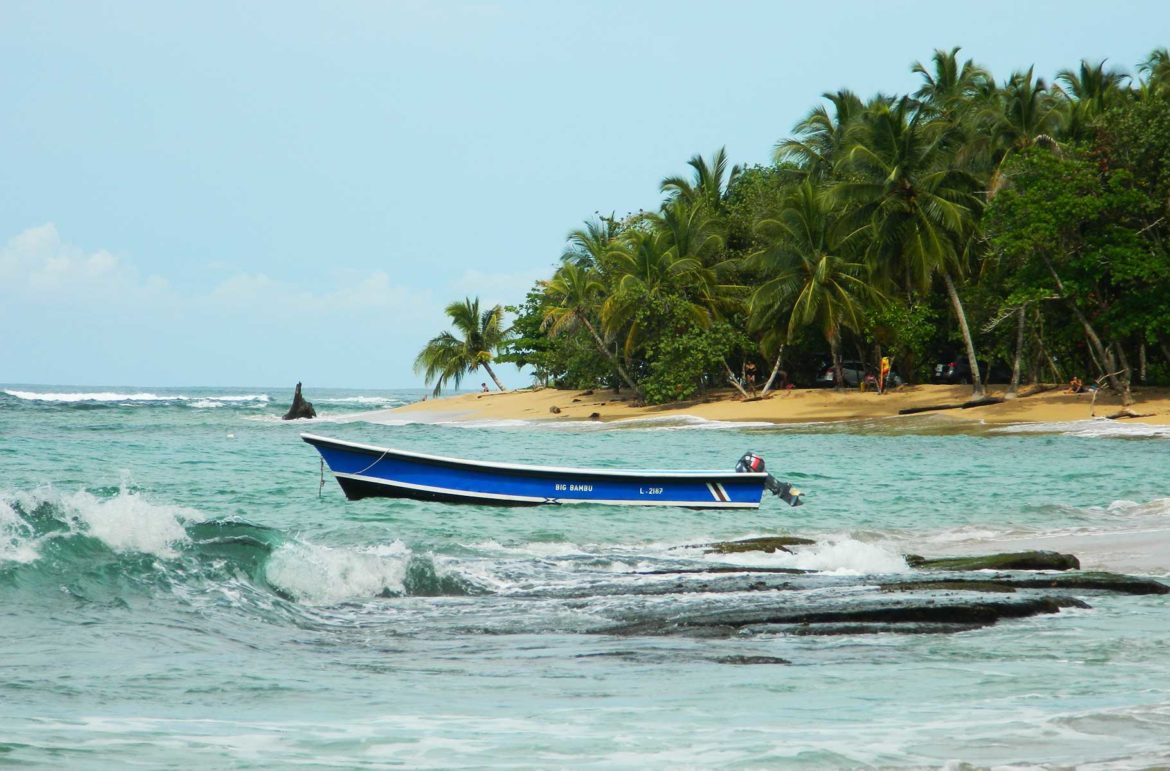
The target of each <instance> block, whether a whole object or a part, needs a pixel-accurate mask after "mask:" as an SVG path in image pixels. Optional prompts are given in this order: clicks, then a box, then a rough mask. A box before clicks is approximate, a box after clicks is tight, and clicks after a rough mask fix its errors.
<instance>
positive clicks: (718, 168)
mask: <svg viewBox="0 0 1170 771" xmlns="http://www.w3.org/2000/svg"><path fill="white" fill-rule="evenodd" d="M687 165H688V166H690V167H691V168H692V169H694V175H693V176H692V178H691V179H690V180H688V179H684V178H683V177H677V176H675V177H667V178H666V179H664V180H662V184H661V185H660V186H659V188H660V189H661V191H662V192H663V193H666V194H667V196H668V198H667V200H668V202H669V201H674V200H680V201H683V202H684V203H687V204H697V203H702V204H703V205H704V206H706V207H707V210H708V212H709V213H711V214H714V213H715V212H717V211H718V209H719V204H720V202H721V201H722V200H723V197H724V196H725V195H726V194H727V190H728V188H730V187H731V186H732V185H734V184H735V180H736V178H737V177H739V175H740V172H741V171H742V170H743V169H742V168H741V167H739V166H732V167H731V173H730V174H728V173H727V148H726V147H720V148H719V149H718V150H716V151H715V154H714V155H712V156H711V162H710V163H708V162H707V161H705V160H704V159H703V156H701V155H694V156H692V157H691V159H690V160H689V161H687ZM725 174H727V179H726V183H725V181H724V179H723V177H724V175H725Z"/></svg>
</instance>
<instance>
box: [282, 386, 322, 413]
mask: <svg viewBox="0 0 1170 771" xmlns="http://www.w3.org/2000/svg"><path fill="white" fill-rule="evenodd" d="M315 417H317V411H316V410H315V409H313V403H312V402H307V401H305V397H303V396H301V384H300V383H297V389H296V391H294V392H293V401H292V406H291V407H289V408H288V412H287V413H285V415H284V418H283V420H296V419H297V418H315Z"/></svg>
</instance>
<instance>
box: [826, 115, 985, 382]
mask: <svg viewBox="0 0 1170 771" xmlns="http://www.w3.org/2000/svg"><path fill="white" fill-rule="evenodd" d="M916 107H917V106H916V104H915V103H914V102H913V100H911V99H909V98H908V97H903V98H902V99H901V100H899V101H898V102H896V103H894V104H892V105H891V104H888V103H887V102H886V101H884V100H877V101H875V102H873V103H871V104H870V106H869V108H868V109H867V110H866V113H865V114H864V115H863V116H862V117H861V118H860V119H859V120H858V122H857V124H855V126H854V127H853V130H852V131H851V135H850V139H851V145H852V146H851V147H850V149H849V152H848V153H846V154H845V156H844V157H843V158H842V159H841V162H840V163H839V172H840V173H841V175H842V177H843V181H842V182H839V183H837V184H835V185H834V186H833V187H832V188H831V189H830V194H831V197H832V199H833V202H834V203H835V204H837V205H840V206H842V207H843V208H844V209H845V211H846V212H847V218H846V220H845V222H846V224H847V228H846V232H847V233H848V234H850V236H852V237H860V238H862V239H864V241H865V243H866V256H867V261H868V262H869V265H870V267H871V268H872V269H873V270H874V271H875V272H876V273H878V274H879V275H884V276H885V277H886V278H887V279H888V280H889V281H890V282H891V283H898V284H901V286H902V287H903V288H904V289H905V290H906V291H908V292H915V291H925V290H927V289H928V288H929V286H930V284H931V282H932V281H933V279H934V278H935V277H939V278H941V279H942V282H943V286H944V287H945V288H946V292H947V297H948V298H949V299H950V301H951V307H952V309H953V310H954V313H955V317H956V319H957V320H958V322H959V328H960V331H961V332H962V334H963V340H964V342H965V344H966V348H967V360H968V361H969V363H970V365H971V375H972V380H973V383H974V392H975V396H976V397H980V396H982V395H983V382H982V381H981V380H980V378H979V364H978V362H977V361H976V358H975V343H974V340H973V338H972V336H971V330H970V328H969V326H968V324H967V316H966V313H965V312H964V310H963V303H962V301H961V299H960V298H959V293H958V290H957V288H956V286H955V279H956V278H958V277H959V276H960V275H962V273H963V272H964V267H965V266H964V259H965V257H966V256H967V255H968V253H969V249H968V247H969V245H970V243H971V238H972V234H973V233H974V232H975V223H976V217H977V214H978V211H979V206H980V202H979V200H978V198H977V197H976V195H975V190H976V189H977V187H978V184H977V182H976V180H975V179H974V178H973V177H972V175H971V174H969V173H968V172H967V171H966V170H965V169H963V168H962V167H960V166H959V165H958V164H957V163H956V160H955V155H954V148H953V141H952V139H953V135H951V134H950V132H952V131H953V130H954V127H953V125H952V124H950V122H949V121H945V120H937V119H932V118H931V117H930V116H929V115H928V114H927V113H924V112H922V111H920V110H917V109H916Z"/></svg>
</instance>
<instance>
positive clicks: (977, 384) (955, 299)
mask: <svg viewBox="0 0 1170 771" xmlns="http://www.w3.org/2000/svg"><path fill="white" fill-rule="evenodd" d="M942 277H943V284H945V285H946V288H947V297H949V298H951V306H952V307H953V308H954V309H955V317H956V318H958V320H959V329H960V330H961V331H962V333H963V343H964V344H965V345H966V346H967V363H968V364H970V365H971V395H972V396H974V397H975V398H976V399H981V398H982V397H983V395H984V391H983V378H981V377H979V362H978V361H976V360H975V340H974V339H973V338H972V337H971V328H970V327H969V326H967V314H966V313H964V312H963V301H962V300H960V299H959V292H958V291H957V290H956V289H955V282H954V281H951V274H950V273H949V272H947V271H945V270H944V271H943V272H942Z"/></svg>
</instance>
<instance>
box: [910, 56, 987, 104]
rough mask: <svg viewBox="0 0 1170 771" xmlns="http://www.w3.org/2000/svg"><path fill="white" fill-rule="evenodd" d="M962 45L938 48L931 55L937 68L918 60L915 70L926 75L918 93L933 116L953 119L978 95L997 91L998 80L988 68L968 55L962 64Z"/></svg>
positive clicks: (913, 68) (916, 95)
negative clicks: (960, 54)
mask: <svg viewBox="0 0 1170 771" xmlns="http://www.w3.org/2000/svg"><path fill="white" fill-rule="evenodd" d="M959 50H960V49H959V47H958V46H956V47H954V48H952V49H951V50H950V51H944V50H942V49H941V48H940V49H936V50H935V52H934V55H933V56H932V57H931V59H932V60H933V61H934V71H933V72H932V71H930V70H928V69H927V68H926V67H925V66H924V65H923V64H922V63H921V62H915V63H914V66H913V67H912V68H911V72H915V73H917V74H919V75H921V76H922V81H923V83H922V86H921V87H920V88H919V89H918V90H917V91H915V92H914V97H915V98H916V99H918V100H919V101H920V102H921V103H922V105H923V106H924V107H925V108H926V109H927V110H928V111H930V113H931V114H932V115H933V116H937V117H946V118H950V119H953V118H954V115H955V113H957V112H961V111H963V110H965V109H968V108H969V107H970V106H971V105H972V104H973V102H975V100H976V99H977V97H979V96H981V95H986V94H988V93H989V92H993V91H994V81H993V80H992V79H991V75H990V74H989V73H988V72H987V70H985V69H984V68H982V67H980V66H979V65H977V64H975V63H974V62H973V61H971V60H970V59H968V60H967V61H965V62H963V64H962V66H960V65H959V60H958V58H957V56H958V53H959Z"/></svg>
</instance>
